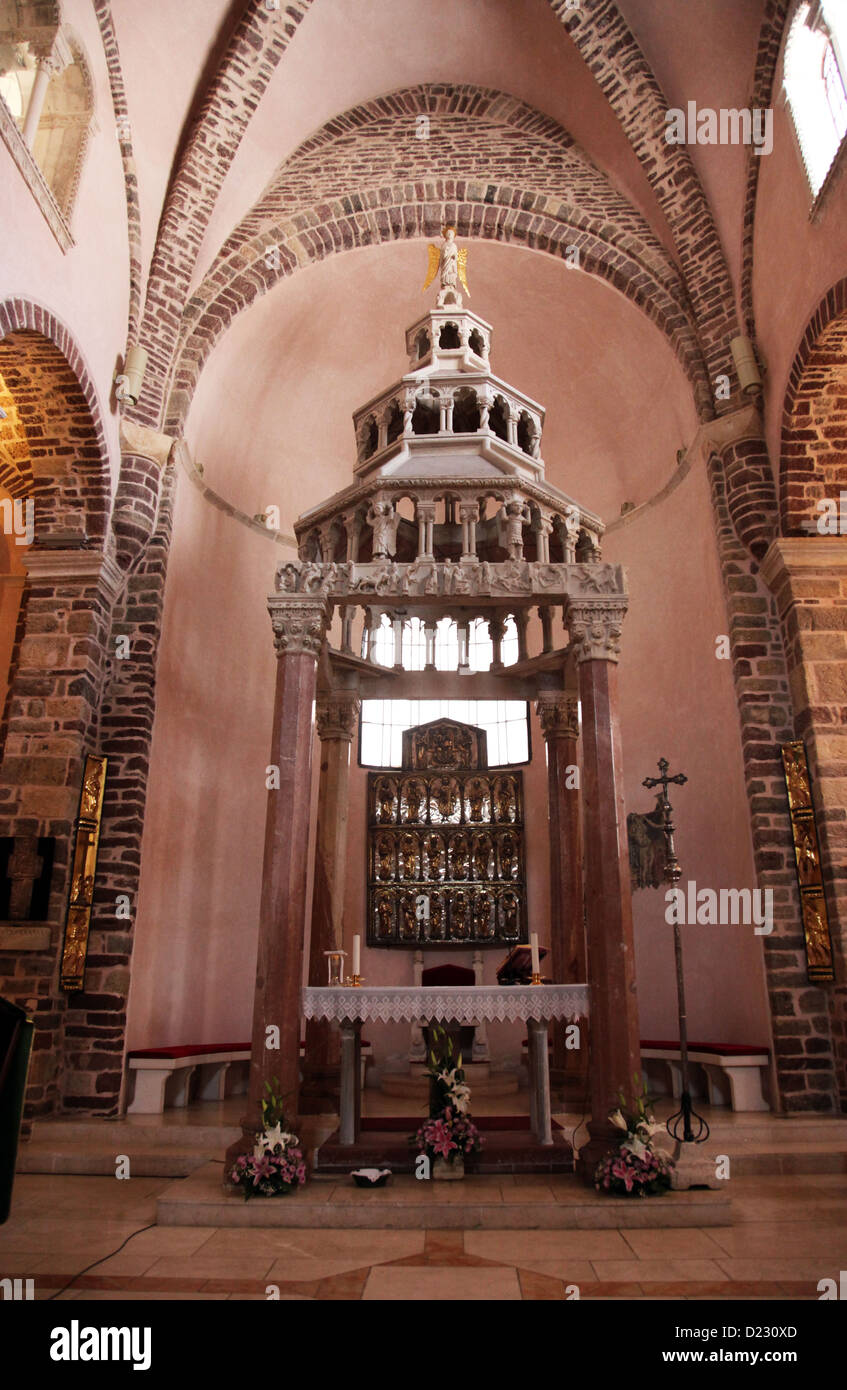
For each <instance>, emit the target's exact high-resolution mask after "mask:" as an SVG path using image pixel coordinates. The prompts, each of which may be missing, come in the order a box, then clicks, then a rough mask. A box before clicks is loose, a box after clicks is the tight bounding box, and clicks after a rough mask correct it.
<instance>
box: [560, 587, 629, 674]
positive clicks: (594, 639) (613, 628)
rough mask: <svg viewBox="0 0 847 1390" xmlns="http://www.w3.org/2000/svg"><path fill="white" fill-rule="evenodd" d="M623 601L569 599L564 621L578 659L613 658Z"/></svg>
mask: <svg viewBox="0 0 847 1390" xmlns="http://www.w3.org/2000/svg"><path fill="white" fill-rule="evenodd" d="M626 609H627V605H626V603H625V602H624V601H623V600H618V601H616V602H609V601H606V602H602V601H601V602H597V601H596V600H595V601H593V602H592V601H590V600H584V599H569V600H568V604H567V606H566V609H565V622H566V625H567V628H568V631H569V633H570V638H571V646H572V648H573V650H574V654H575V656H576V659H577V661H578V662H583V661H617V659H618V657H619V655H620V650H621V628H622V626H623V620H624V618H625V616H626Z"/></svg>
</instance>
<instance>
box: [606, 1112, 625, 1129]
mask: <svg viewBox="0 0 847 1390" xmlns="http://www.w3.org/2000/svg"><path fill="white" fill-rule="evenodd" d="M609 1120H610V1121H611V1123H612V1124H613V1125H614V1126H615V1129H628V1128H629V1126H628V1125H627V1122H626V1120H625V1119H624V1117H623V1115H622V1114H621V1112H620V1110H613V1111H612V1114H611V1115H610V1116H609Z"/></svg>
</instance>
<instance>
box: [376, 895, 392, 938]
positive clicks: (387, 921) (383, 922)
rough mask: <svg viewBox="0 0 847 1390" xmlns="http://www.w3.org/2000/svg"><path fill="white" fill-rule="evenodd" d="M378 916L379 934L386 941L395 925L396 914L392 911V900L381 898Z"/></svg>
mask: <svg viewBox="0 0 847 1390" xmlns="http://www.w3.org/2000/svg"><path fill="white" fill-rule="evenodd" d="M376 914H377V917H378V918H379V934H380V937H381V938H382V939H383V940H384V939H385V938H386V937H389V936H391V932H392V928H393V925H394V923H393V917H394V913H393V911H392V907H391V899H390V898H380V900H379V902H378V903H377V908H376Z"/></svg>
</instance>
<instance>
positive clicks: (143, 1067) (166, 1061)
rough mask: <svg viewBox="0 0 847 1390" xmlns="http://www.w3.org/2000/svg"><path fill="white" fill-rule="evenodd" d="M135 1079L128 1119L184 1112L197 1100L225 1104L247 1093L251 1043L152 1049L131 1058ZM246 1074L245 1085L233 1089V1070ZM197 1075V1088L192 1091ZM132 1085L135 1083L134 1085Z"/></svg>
mask: <svg viewBox="0 0 847 1390" xmlns="http://www.w3.org/2000/svg"><path fill="white" fill-rule="evenodd" d="M127 1066H128V1068H129V1072H130V1076H131V1077H134V1081H135V1085H134V1088H133V1090H132V1095H131V1097H130V1102H129V1105H128V1106H127V1114H128V1115H161V1114H162V1112H163V1111H164V1110H167V1109H170V1108H171V1107H173V1108H175V1109H177V1110H179V1109H183V1108H184V1107H185V1106H186V1105H187V1104H188V1101H189V1095H190V1094H191V1099H193V1100H223V1099H224V1098H225V1096H226V1095H228V1094H229V1095H237V1094H239V1092H240V1091H243V1090H245V1089H246V1080H247V1074H248V1072H249V1068H250V1044H249V1043H202V1044H200V1045H198V1046H184V1047H148V1048H141V1049H139V1050H138V1051H137V1052H130V1053H129V1054H128V1056H127ZM231 1067H238V1069H239V1071H241V1072H243V1077H241V1078H239V1081H243V1083H244V1084H243V1085H239V1086H238V1087H234V1086H232V1078H231V1077H230V1068H231ZM195 1072H197V1073H198V1074H199V1075H198V1080H197V1083H196V1086H194V1087H192V1082H193V1079H194V1073H195ZM130 1084H132V1083H130Z"/></svg>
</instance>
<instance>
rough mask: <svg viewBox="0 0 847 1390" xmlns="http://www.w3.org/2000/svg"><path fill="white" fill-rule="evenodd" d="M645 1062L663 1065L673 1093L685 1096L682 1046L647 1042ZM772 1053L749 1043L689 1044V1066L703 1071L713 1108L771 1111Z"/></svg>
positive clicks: (652, 1041)
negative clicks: (681, 1058)
mask: <svg viewBox="0 0 847 1390" xmlns="http://www.w3.org/2000/svg"><path fill="white" fill-rule="evenodd" d="M641 1058H642V1061H644V1062H654V1061H656V1062H663V1063H664V1064H665V1065H666V1066H667V1068H668V1071H669V1072H670V1081H671V1093H672V1094H673V1095H674V1097H677V1098H678V1097H679V1096H680V1095H681V1094H682V1062H681V1060H680V1052H679V1043H678V1042H667V1041H661V1040H659V1041H656V1040H653V1039H648V1040H646V1041H644V1042H642V1044H641ZM769 1060H770V1052H769V1050H768V1048H766V1047H755V1046H750V1045H749V1044H747V1043H699V1042H691V1043H689V1044H688V1062H689V1065H690V1066H697V1067H702V1069H703V1071H704V1073H705V1076H706V1089H707V1093H708V1099H709V1104H710V1105H730V1106H731V1107H732V1109H733V1110H770V1108H771V1107H770V1105H769V1103H768V1100H767V1098H766V1089H765V1088H766V1085H767V1073H768V1064H769Z"/></svg>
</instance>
